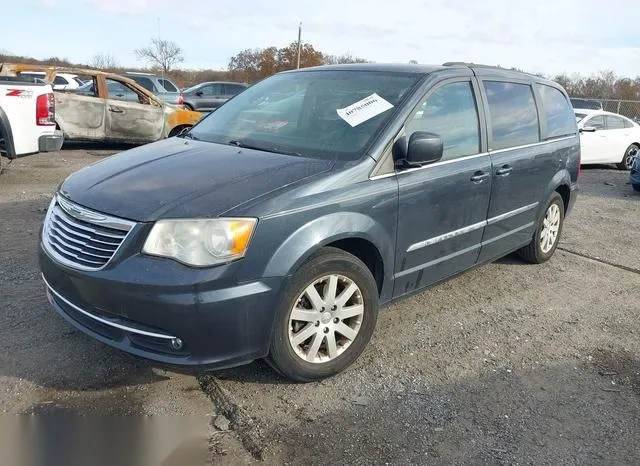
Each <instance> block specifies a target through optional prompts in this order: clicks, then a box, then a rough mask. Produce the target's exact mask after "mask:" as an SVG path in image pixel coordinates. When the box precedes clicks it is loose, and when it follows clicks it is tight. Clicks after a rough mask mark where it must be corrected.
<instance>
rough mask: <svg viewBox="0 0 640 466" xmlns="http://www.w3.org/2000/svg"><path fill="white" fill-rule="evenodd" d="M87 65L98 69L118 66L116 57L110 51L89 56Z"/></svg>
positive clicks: (110, 68)
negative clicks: (89, 59)
mask: <svg viewBox="0 0 640 466" xmlns="http://www.w3.org/2000/svg"><path fill="white" fill-rule="evenodd" d="M89 65H90V66H91V67H92V68H96V69H98V70H112V69H114V68H117V67H118V64H117V63H116V59H115V58H114V57H113V55H112V54H110V53H96V54H95V55H94V56H93V57H91V61H90V62H89Z"/></svg>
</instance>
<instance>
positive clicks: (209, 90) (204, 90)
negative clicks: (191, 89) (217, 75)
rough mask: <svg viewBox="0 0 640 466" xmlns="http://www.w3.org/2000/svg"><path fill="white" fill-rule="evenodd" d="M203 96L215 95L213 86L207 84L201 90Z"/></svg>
mask: <svg viewBox="0 0 640 466" xmlns="http://www.w3.org/2000/svg"><path fill="white" fill-rule="evenodd" d="M199 91H200V92H202V95H203V96H205V97H211V96H212V95H213V84H207V85H206V86H202V87H201V88H200V89H199Z"/></svg>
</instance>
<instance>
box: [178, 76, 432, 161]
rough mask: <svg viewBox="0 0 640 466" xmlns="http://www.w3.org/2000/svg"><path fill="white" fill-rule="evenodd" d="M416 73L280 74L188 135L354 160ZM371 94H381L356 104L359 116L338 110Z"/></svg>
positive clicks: (416, 77) (236, 143) (249, 90)
mask: <svg viewBox="0 0 640 466" xmlns="http://www.w3.org/2000/svg"><path fill="white" fill-rule="evenodd" d="M420 78H421V76H420V75H416V74H408V73H389V72H372V71H344V70H343V71H338V70H336V71H304V72H295V73H283V74H279V75H276V76H273V77H271V78H268V79H266V80H264V81H261V82H260V83H258V84H256V85H254V86H252V87H249V88H248V89H247V90H245V91H244V92H242V93H240V94H238V95H237V96H236V97H234V98H233V99H232V100H230V101H229V102H228V103H226V104H225V105H223V106H221V107H220V108H219V109H218V110H216V111H215V112H213V113H211V114H210V115H209V116H207V117H205V118H204V119H203V120H201V122H200V123H198V124H197V125H196V126H194V127H193V129H192V130H191V131H190V132H189V136H190V137H193V138H194V139H201V140H204V141H209V142H217V143H222V144H232V145H238V146H241V147H250V148H255V149H261V150H266V151H271V152H280V153H289V154H295V155H304V156H309V157H319V158H331V159H336V158H338V159H343V160H353V159H356V158H359V157H360V156H362V154H363V152H364V150H365V149H366V147H367V145H368V144H369V143H370V142H371V141H372V140H373V138H374V137H375V136H376V135H377V133H378V132H379V131H380V129H381V128H382V127H383V126H384V125H385V124H386V123H387V122H388V121H389V120H390V119H391V117H392V115H393V114H394V110H395V108H394V107H396V106H398V105H399V104H400V103H401V102H402V101H403V99H404V98H405V97H406V96H407V94H408V93H409V91H410V90H411V89H412V88H413V86H414V85H415V84H416V83H417V82H418V80H419V79H420ZM373 94H377V96H379V98H376V97H375V96H374V99H377V101H376V102H375V103H374V104H372V105H369V106H367V108H366V109H362V108H358V109H356V111H355V113H356V114H357V115H355V116H356V117H358V116H359V117H360V118H359V120H358V118H356V119H353V118H352V117H353V116H354V114H353V113H352V114H351V116H346V117H345V118H346V119H345V118H343V117H341V116H340V115H339V114H338V109H344V108H345V107H349V106H351V105H353V104H355V103H358V102H359V101H361V100H363V99H366V98H371V97H372V95H373ZM385 101H386V102H385ZM365 113H366V115H365ZM343 115H344V113H343ZM347 120H349V121H350V122H349V123H348V122H347ZM356 120H357V121H356ZM360 120H362V121H360Z"/></svg>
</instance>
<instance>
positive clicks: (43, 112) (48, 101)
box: [36, 92, 56, 126]
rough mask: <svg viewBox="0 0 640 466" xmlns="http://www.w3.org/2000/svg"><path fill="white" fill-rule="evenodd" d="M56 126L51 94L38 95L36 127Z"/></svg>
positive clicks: (53, 100)
mask: <svg viewBox="0 0 640 466" xmlns="http://www.w3.org/2000/svg"><path fill="white" fill-rule="evenodd" d="M55 124H56V100H55V97H54V96H53V93H51V92H50V93H49V94H42V95H39V96H38V98H37V99H36V125H38V126H54V125H55Z"/></svg>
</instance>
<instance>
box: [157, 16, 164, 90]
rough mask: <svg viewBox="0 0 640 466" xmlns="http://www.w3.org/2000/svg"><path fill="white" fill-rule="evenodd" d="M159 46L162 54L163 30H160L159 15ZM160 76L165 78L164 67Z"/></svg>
mask: <svg viewBox="0 0 640 466" xmlns="http://www.w3.org/2000/svg"><path fill="white" fill-rule="evenodd" d="M158 46H159V47H158V48H159V49H160V50H159V52H160V55H161V54H162V31H161V30H160V17H158ZM160 77H161V78H162V79H164V68H162V70H161V72H160Z"/></svg>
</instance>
